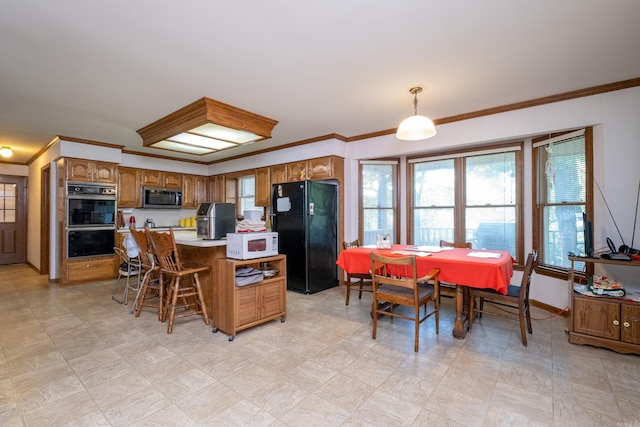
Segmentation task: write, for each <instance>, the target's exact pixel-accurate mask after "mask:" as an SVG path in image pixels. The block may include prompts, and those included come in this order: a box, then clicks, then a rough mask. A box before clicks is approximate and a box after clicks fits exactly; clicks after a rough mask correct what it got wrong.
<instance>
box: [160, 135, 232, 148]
mask: <svg viewBox="0 0 640 427" xmlns="http://www.w3.org/2000/svg"><path fill="white" fill-rule="evenodd" d="M167 141H171V142H180V143H183V144H190V145H197V146H198V147H206V148H212V149H214V150H224V149H225V148H231V147H236V146H237V144H232V143H230V142H226V141H220V140H219V139H214V138H209V137H206V136H200V135H194V134H192V133H187V132H183V133H181V134H179V135H176V136H172V137H171V138H167Z"/></svg>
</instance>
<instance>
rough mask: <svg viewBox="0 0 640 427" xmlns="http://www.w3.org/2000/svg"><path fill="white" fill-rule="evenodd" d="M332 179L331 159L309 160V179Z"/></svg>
mask: <svg viewBox="0 0 640 427" xmlns="http://www.w3.org/2000/svg"><path fill="white" fill-rule="evenodd" d="M332 177H333V159H332V158H331V157H320V158H318V159H311V160H309V179H327V178H332Z"/></svg>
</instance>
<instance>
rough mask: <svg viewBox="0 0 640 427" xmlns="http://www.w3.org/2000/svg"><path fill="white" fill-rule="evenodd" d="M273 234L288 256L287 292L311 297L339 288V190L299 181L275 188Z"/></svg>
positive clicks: (312, 182) (324, 185) (273, 196)
mask: <svg viewBox="0 0 640 427" xmlns="http://www.w3.org/2000/svg"><path fill="white" fill-rule="evenodd" d="M271 207H272V215H273V216H272V222H271V229H272V231H277V232H278V252H279V253H281V254H284V255H286V256H287V289H288V290H292V291H296V292H302V293H305V294H311V293H314V292H318V291H322V290H324V289H328V288H331V287H334V286H337V285H338V269H337V267H336V259H337V256H338V186H337V185H333V184H330V183H325V182H315V181H300V182H287V183H282V184H274V185H273V188H272V200H271Z"/></svg>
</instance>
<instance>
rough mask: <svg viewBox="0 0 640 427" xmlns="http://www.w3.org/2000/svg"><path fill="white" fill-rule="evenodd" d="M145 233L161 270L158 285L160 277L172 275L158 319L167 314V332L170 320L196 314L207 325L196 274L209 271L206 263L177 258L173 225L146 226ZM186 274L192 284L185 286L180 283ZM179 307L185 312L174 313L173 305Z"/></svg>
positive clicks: (169, 328) (207, 320) (171, 321)
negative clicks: (163, 228)
mask: <svg viewBox="0 0 640 427" xmlns="http://www.w3.org/2000/svg"><path fill="white" fill-rule="evenodd" d="M145 232H146V233H147V238H148V239H149V241H150V242H151V247H152V250H153V254H154V255H155V257H156V260H157V261H158V264H160V271H161V272H162V273H163V274H162V275H161V276H160V286H162V281H163V279H162V277H163V276H167V277H170V278H171V282H170V283H169V286H167V296H166V300H165V303H164V306H163V309H162V318H161V320H162V321H163V322H164V321H165V320H167V316H168V317H169V325H168V326H167V333H168V334H170V333H171V332H172V331H173V322H174V320H175V318H176V317H187V316H193V315H198V314H199V315H202V316H203V317H204V323H205V324H206V325H208V324H209V316H208V315H207V307H206V305H205V302H204V298H203V296H202V288H201V286H200V279H199V278H198V273H199V272H201V271H206V270H209V266H208V265H201V264H194V263H189V262H184V263H182V262H181V261H180V255H179V254H178V249H177V247H176V240H175V238H174V236H173V228H170V229H169V232H168V233H164V232H159V231H151V230H149V229H145ZM187 277H190V278H191V283H190V284H188V285H187V284H186V283H183V280H182V279H183V278H187ZM178 298H180V299H181V301H182V304H181V305H179V306H178ZM192 298H195V302H193V303H192V302H189V300H190V299H192ZM178 307H180V308H184V309H185V311H184V312H182V311H181V312H180V313H179V314H177V315H176V308H178Z"/></svg>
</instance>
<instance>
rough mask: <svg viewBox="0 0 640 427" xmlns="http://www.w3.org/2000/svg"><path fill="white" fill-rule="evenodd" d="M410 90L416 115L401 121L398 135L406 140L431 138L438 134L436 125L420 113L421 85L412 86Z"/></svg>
mask: <svg viewBox="0 0 640 427" xmlns="http://www.w3.org/2000/svg"><path fill="white" fill-rule="evenodd" d="M409 92H410V93H412V94H413V112H414V115H413V116H411V117H408V118H406V119H404V120H403V121H402V123H400V126H398V131H397V132H396V137H397V138H398V139H403V140H405V141H420V140H421V139H427V138H431V137H432V136H434V135H435V134H436V127H435V125H434V124H433V122H432V121H431V119H430V118H428V117H425V116H419V115H418V94H419V93H420V92H422V88H421V87H412V88H411V89H409Z"/></svg>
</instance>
